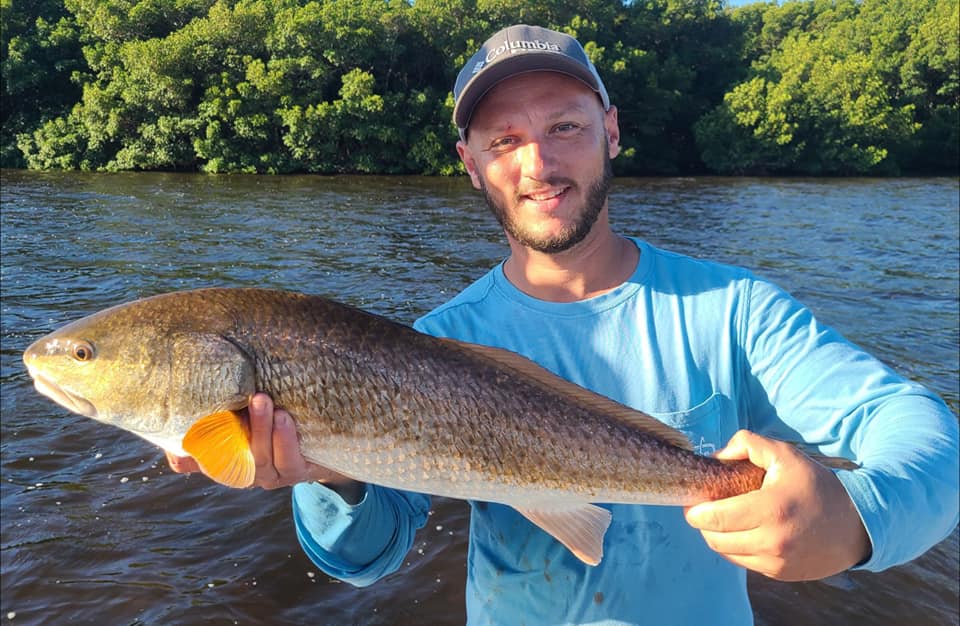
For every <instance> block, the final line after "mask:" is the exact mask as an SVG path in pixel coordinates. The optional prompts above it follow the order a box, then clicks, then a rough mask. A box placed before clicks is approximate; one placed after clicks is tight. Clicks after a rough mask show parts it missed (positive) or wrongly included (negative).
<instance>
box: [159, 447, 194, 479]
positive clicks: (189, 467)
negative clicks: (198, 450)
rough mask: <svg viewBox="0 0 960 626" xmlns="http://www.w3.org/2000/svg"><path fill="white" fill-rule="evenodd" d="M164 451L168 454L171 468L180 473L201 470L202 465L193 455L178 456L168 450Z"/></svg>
mask: <svg viewBox="0 0 960 626" xmlns="http://www.w3.org/2000/svg"><path fill="white" fill-rule="evenodd" d="M163 453H164V454H166V455H167V463H168V464H169V465H170V469H172V470H173V471H174V472H176V473H178V474H191V473H193V472H199V471H200V466H199V465H198V464H197V462H196V460H194V458H193V457H192V456H177V455H175V454H174V453H172V452H168V451H166V450H164V451H163Z"/></svg>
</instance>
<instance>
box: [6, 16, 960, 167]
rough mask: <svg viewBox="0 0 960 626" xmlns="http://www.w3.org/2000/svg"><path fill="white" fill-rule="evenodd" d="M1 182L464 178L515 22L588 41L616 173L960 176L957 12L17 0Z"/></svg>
mask: <svg viewBox="0 0 960 626" xmlns="http://www.w3.org/2000/svg"><path fill="white" fill-rule="evenodd" d="M0 10H2V22H3V28H2V41H0V44H2V77H3V89H2V99H3V101H2V130H0V167H4V168H30V169H80V170H93V171H99V170H104V171H148V170H158V171H188V172H189V171H198V172H209V173H230V172H245V173H262V174H285V173H322V174H426V175H452V174H457V173H460V172H462V169H461V166H460V164H459V162H458V160H457V157H456V152H455V150H454V147H453V146H454V143H455V141H456V129H455V128H454V127H453V124H452V123H451V121H450V117H451V112H452V108H453V99H452V95H451V93H450V90H451V86H452V85H453V81H454V78H455V77H456V72H457V71H458V69H459V67H460V66H461V65H462V64H463V63H464V61H465V60H466V59H467V58H469V56H470V54H471V53H472V52H473V51H474V50H475V49H476V47H477V46H479V45H480V44H481V43H482V42H483V41H484V39H485V38H486V37H487V36H488V35H489V33H492V32H495V31H496V30H497V29H499V28H500V27H502V26H505V25H507V24H510V23H523V22H525V23H534V24H539V25H543V26H547V27H550V28H554V29H557V30H562V31H564V32H567V33H569V34H571V35H573V36H575V37H577V38H578V39H579V40H580V41H581V43H583V45H584V47H585V49H586V50H587V53H588V54H589V55H590V57H591V59H592V60H593V61H594V63H595V64H596V65H597V68H598V70H599V72H600V74H601V76H603V78H604V81H605V82H606V85H607V88H608V90H609V92H610V97H611V101H612V102H613V103H614V104H616V105H617V106H618V108H619V110H620V115H619V118H620V124H621V131H622V144H623V148H624V149H623V152H622V153H621V155H620V157H618V158H617V159H616V160H615V161H614V169H615V171H616V172H617V174H619V175H627V176H644V175H689V174H721V175H810V176H849V175H870V176H895V175H906V174H909V175H928V174H946V175H957V174H958V172H960V156H958V153H960V147H958V146H960V79H958V73H960V68H958V65H960V61H958V55H960V41H958V39H960V34H958V33H960V16H958V1H957V0H859V1H858V0H788V1H785V2H781V3H779V4H778V3H777V2H773V1H769V2H756V3H754V4H748V5H745V6H741V7H736V8H731V7H727V6H726V5H725V3H724V2H723V1H722V0H632V1H626V0H583V1H580V2H576V3H571V2H564V1H562V0H534V1H532V2H531V1H530V0H415V1H414V0H320V1H310V2H307V1H304V0H36V1H35V2H17V1H14V0H0Z"/></svg>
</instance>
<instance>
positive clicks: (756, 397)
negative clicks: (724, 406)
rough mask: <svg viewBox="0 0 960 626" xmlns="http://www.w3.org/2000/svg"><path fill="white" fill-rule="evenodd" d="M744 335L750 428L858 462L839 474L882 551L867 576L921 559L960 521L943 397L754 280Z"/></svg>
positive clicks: (954, 451) (954, 432) (950, 425)
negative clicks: (900, 373)
mask: <svg viewBox="0 0 960 626" xmlns="http://www.w3.org/2000/svg"><path fill="white" fill-rule="evenodd" d="M742 334H743V336H744V337H745V342H744V352H745V359H746V362H747V366H746V367H745V371H744V376H745V379H746V380H745V388H746V389H748V394H747V395H746V398H745V399H743V400H742V402H743V404H745V405H746V406H745V407H744V408H745V409H746V415H748V416H749V424H748V428H750V429H751V430H754V431H756V432H759V433H761V434H764V435H766V436H770V437H774V438H777V439H782V440H787V441H794V442H798V443H805V444H807V445H810V446H814V447H816V448H817V449H819V451H820V452H821V453H823V454H827V455H831V456H841V457H845V458H848V459H852V460H854V461H855V462H856V463H857V464H858V465H859V466H860V467H859V468H858V469H855V470H852V471H849V470H838V471H837V475H838V477H839V479H840V481H841V482H842V483H843V485H844V487H845V488H846V489H847V492H848V493H849V495H850V498H851V499H852V500H853V503H854V505H855V506H856V507H857V510H858V511H859V513H860V517H861V519H862V520H863V524H864V527H865V528H866V530H867V534H868V535H869V537H870V541H871V544H872V548H873V552H872V554H871V556H870V557H869V559H868V560H867V561H866V562H864V563H861V564H860V565H859V566H858V568H859V569H867V570H871V571H880V570H883V569H886V568H889V567H892V566H894V565H898V564H901V563H904V562H906V561H909V560H911V559H913V558H916V557H917V556H919V555H920V554H922V553H923V552H925V551H926V550H928V549H929V548H931V547H932V546H933V545H935V544H936V543H938V542H939V541H941V540H942V539H944V538H945V537H946V536H947V535H948V534H949V533H950V532H951V531H952V530H953V528H954V527H956V525H957V522H958V502H960V488H958V476H960V468H958V454H960V452H958V427H957V418H956V416H954V415H953V414H952V413H951V411H950V410H949V409H948V408H947V406H946V405H945V404H944V403H943V401H942V400H940V399H939V398H938V397H937V396H936V395H934V394H933V393H931V392H930V391H928V390H927V389H925V388H924V387H922V386H921V385H919V384H916V383H913V382H911V381H908V380H906V379H904V378H903V377H901V376H899V375H897V374H896V373H895V372H893V371H892V370H891V369H890V368H889V367H887V366H886V365H884V364H883V363H881V362H880V361H879V360H877V359H875V358H874V357H872V356H870V355H868V354H867V353H866V352H864V351H863V350H861V349H859V348H857V347H856V346H854V345H853V344H851V343H850V342H848V341H846V340H845V339H844V338H843V337H841V336H840V335H839V334H838V333H837V332H836V331H834V330H833V329H831V328H829V327H828V326H826V325H823V324H821V323H819V322H818V321H817V320H816V319H815V317H814V316H813V314H812V313H811V312H810V311H809V310H808V309H806V308H805V307H803V306H802V305H800V304H799V303H798V302H797V301H795V300H794V299H793V298H791V297H790V296H789V295H787V294H786V293H785V292H783V291H782V290H780V289H778V288H776V287H775V286H773V285H771V284H769V283H765V282H762V281H755V282H752V283H751V291H750V297H749V313H748V315H747V316H746V317H745V319H744V325H743V328H742Z"/></svg>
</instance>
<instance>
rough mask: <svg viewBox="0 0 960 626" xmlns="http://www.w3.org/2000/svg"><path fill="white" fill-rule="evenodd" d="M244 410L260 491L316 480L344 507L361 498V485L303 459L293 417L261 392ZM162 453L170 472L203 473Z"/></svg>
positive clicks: (188, 461) (190, 463)
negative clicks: (341, 501)
mask: <svg viewBox="0 0 960 626" xmlns="http://www.w3.org/2000/svg"><path fill="white" fill-rule="evenodd" d="M248 411H249V414H250V449H251V451H252V452H253V458H254V461H255V463H256V466H257V471H256V475H255V476H254V480H253V484H254V485H256V486H258V487H261V488H263V489H276V488H278V487H287V486H290V485H295V484H297V483H302V482H309V481H317V482H320V483H324V484H325V485H326V486H328V487H329V488H331V489H333V490H334V491H336V492H337V493H339V494H340V497H342V498H343V499H344V500H345V501H346V502H347V503H348V504H356V503H358V502H359V501H360V500H361V499H362V498H363V494H364V493H365V486H364V484H363V483H361V482H357V481H355V480H352V479H350V478H347V477H346V476H344V475H342V474H338V473H336V472H334V471H332V470H329V469H327V468H325V467H323V466H321V465H317V464H315V463H310V462H309V461H307V460H306V459H304V458H303V454H301V452H300V441H299V439H298V438H297V429H296V425H295V424H294V422H293V418H292V417H290V414H289V413H287V412H286V411H284V410H283V409H278V410H276V411H275V410H274V407H273V400H272V399H271V398H270V396H268V395H267V394H265V393H258V394H255V395H254V396H253V397H252V398H251V399H250V406H249V407H248ZM166 454H167V462H168V463H169V464H170V469H172V470H173V471H174V472H177V473H180V474H189V473H191V472H201V473H202V472H203V470H202V469H201V468H200V466H199V465H198V464H197V462H196V461H195V460H194V459H193V458H192V457H182V456H176V455H174V454H171V453H170V452H167V453H166Z"/></svg>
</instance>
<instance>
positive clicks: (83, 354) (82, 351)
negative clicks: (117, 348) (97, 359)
mask: <svg viewBox="0 0 960 626" xmlns="http://www.w3.org/2000/svg"><path fill="white" fill-rule="evenodd" d="M73 358H75V359H76V360H78V361H89V360H90V359H92V358H93V346H92V345H90V343H89V342H87V341H78V342H76V343H75V344H73Z"/></svg>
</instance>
